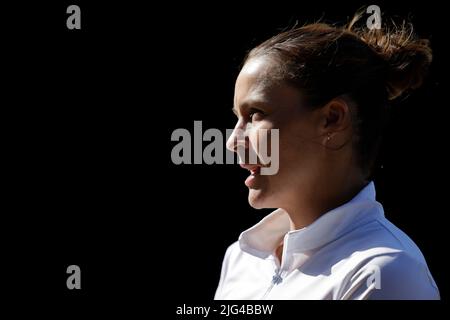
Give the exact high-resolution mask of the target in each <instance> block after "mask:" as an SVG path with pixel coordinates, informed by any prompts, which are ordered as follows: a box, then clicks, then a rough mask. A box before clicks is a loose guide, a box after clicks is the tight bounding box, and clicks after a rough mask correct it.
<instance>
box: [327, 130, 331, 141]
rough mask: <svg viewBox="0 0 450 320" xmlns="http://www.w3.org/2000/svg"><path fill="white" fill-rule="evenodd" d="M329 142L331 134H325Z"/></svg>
mask: <svg viewBox="0 0 450 320" xmlns="http://www.w3.org/2000/svg"><path fill="white" fill-rule="evenodd" d="M330 140H331V134H330V133H329V132H328V133H327V141H330Z"/></svg>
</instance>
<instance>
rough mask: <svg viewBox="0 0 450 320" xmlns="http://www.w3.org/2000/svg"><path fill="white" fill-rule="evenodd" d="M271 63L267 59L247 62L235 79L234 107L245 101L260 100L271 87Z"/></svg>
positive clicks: (255, 59)
mask: <svg viewBox="0 0 450 320" xmlns="http://www.w3.org/2000/svg"><path fill="white" fill-rule="evenodd" d="M271 70H272V66H271V62H270V60H268V59H267V58H253V59H251V60H249V61H247V62H246V63H245V65H244V67H243V68H242V70H241V72H240V73H239V76H238V78H237V79H236V86H235V96H234V99H235V101H234V102H235V105H238V104H239V103H240V102H242V101H243V100H246V99H251V100H261V99H264V96H265V94H266V93H267V91H268V89H269V88H270V86H271V81H269V79H270V71H271Z"/></svg>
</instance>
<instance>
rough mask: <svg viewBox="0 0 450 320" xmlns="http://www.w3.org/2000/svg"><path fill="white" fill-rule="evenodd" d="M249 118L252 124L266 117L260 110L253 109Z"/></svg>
mask: <svg viewBox="0 0 450 320" xmlns="http://www.w3.org/2000/svg"><path fill="white" fill-rule="evenodd" d="M248 117H249V119H250V121H251V122H253V121H259V120H262V118H263V117H264V112H263V111H261V110H259V109H254V108H252V109H250V112H249V113H248Z"/></svg>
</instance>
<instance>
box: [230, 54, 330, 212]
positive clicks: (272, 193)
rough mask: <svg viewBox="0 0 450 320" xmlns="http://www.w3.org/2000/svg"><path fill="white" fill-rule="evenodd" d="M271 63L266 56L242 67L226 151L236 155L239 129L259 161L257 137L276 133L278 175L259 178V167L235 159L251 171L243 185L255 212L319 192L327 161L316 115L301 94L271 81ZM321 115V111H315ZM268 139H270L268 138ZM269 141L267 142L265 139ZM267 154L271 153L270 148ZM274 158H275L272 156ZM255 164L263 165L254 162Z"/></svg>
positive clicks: (247, 148) (272, 63) (317, 114)
mask: <svg viewBox="0 0 450 320" xmlns="http://www.w3.org/2000/svg"><path fill="white" fill-rule="evenodd" d="M275 67H276V65H275V63H274V62H273V61H272V60H271V59H269V58H266V57H257V58H252V59H251V60H249V61H247V62H246V64H245V65H244V67H243V68H242V70H241V72H240V74H239V76H238V78H237V80H236V85H235V95H234V111H235V113H236V115H237V117H238V121H237V124H236V126H235V129H234V132H233V135H232V136H231V137H230V139H229V140H228V143H227V146H228V148H230V149H232V150H233V151H236V147H237V145H239V143H240V141H239V139H237V140H236V137H237V136H238V135H237V134H236V132H237V131H239V130H244V131H245V136H246V137H247V138H246V141H247V142H246V143H245V140H244V141H241V143H242V144H245V147H246V152H248V151H249V150H251V149H253V150H254V152H256V154H257V155H258V159H260V150H258V148H257V147H255V146H258V143H257V141H258V132H261V129H268V130H270V129H279V157H278V159H279V170H278V172H277V173H276V174H274V175H262V174H261V171H260V165H258V164H257V165H255V164H250V163H249V161H248V156H247V159H245V158H246V157H244V156H243V155H242V154H239V157H240V162H241V166H243V167H245V169H247V170H249V174H250V176H249V178H247V180H246V181H245V184H246V185H247V187H248V188H249V202H250V205H251V206H252V207H254V208H283V209H286V208H284V205H285V204H286V203H292V201H294V203H295V202H296V201H298V198H299V195H302V196H307V195H308V194H310V193H311V192H312V193H313V192H314V190H315V188H318V187H320V183H319V181H320V180H321V179H320V176H321V172H322V171H323V170H322V169H323V165H324V161H325V151H324V148H323V146H322V145H321V140H320V139H322V138H323V137H321V136H320V132H319V127H320V123H321V121H323V118H322V117H321V116H320V111H311V110H307V109H306V108H305V106H304V104H303V103H302V101H303V100H304V99H303V97H302V94H301V92H300V91H299V90H298V89H296V88H293V87H292V86H289V85H287V84H283V83H282V82H279V81H278V82H277V81H271V78H272V74H273V72H272V71H273V70H274V68H275ZM319 110H320V109H319ZM269 137H270V135H269ZM269 141H270V139H269ZM267 150H271V147H270V146H268V147H267ZM272 158H273V155H272ZM258 163H259V164H260V163H261V161H259V162H258Z"/></svg>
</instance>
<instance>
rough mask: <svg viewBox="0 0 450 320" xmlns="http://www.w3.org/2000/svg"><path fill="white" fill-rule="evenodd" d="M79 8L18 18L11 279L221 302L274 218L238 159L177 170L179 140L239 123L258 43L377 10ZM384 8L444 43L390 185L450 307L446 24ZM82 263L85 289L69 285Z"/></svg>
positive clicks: (10, 60)
mask: <svg viewBox="0 0 450 320" xmlns="http://www.w3.org/2000/svg"><path fill="white" fill-rule="evenodd" d="M73 3H76V4H79V5H80V7H81V11H82V30H79V31H76V30H75V31H69V30H67V29H66V27H65V19H66V17H67V15H66V14H65V9H66V7H67V5H69V4H72V2H71V3H69V2H64V1H59V2H57V3H56V2H55V4H50V3H36V2H33V4H21V5H18V6H14V8H13V9H11V10H5V11H4V15H5V16H8V17H13V18H12V19H11V21H9V20H8V21H7V22H6V24H7V26H6V27H5V28H3V31H4V33H5V38H6V39H7V41H8V45H7V46H6V45H5V48H7V49H8V50H5V51H6V52H7V57H6V58H5V59H4V62H5V65H6V67H7V68H8V72H7V74H6V81H5V82H4V87H3V89H4V92H5V96H6V97H7V98H5V99H4V105H5V109H4V110H5V111H6V116H5V117H4V120H5V122H6V123H5V124H6V126H5V128H7V130H5V145H7V146H8V147H10V148H11V149H8V150H11V151H8V152H5V154H4V157H5V159H7V160H9V161H8V165H7V166H5V167H4V169H5V171H6V173H7V174H8V175H9V176H10V177H11V179H10V180H9V179H8V180H7V181H8V182H7V186H6V187H7V188H6V189H7V191H6V193H5V197H6V200H7V201H9V202H11V205H9V202H8V205H7V206H6V209H5V215H6V217H7V218H8V219H10V221H11V222H9V223H8V224H6V225H5V228H6V229H7V230H6V231H9V232H10V233H5V235H6V236H5V237H6V239H5V241H6V242H5V244H7V245H6V247H7V249H9V250H10V253H11V258H10V259H9V258H8V259H5V263H4V265H6V266H7V267H9V273H7V276H6V278H7V279H8V280H11V282H12V283H13V287H14V289H15V290H17V294H19V295H24V294H30V295H34V296H37V297H47V298H48V299H49V301H53V300H52V299H59V298H61V297H64V301H65V302H66V303H68V304H69V305H70V304H72V303H73V301H76V305H80V303H92V302H94V301H95V302H96V303H97V302H98V301H101V300H102V299H106V298H108V299H109V298H111V299H119V300H120V301H124V299H128V298H132V301H134V299H149V298H150V295H151V294H153V293H154V292H156V294H157V296H158V298H159V299H158V298H157V299H158V301H161V302H167V301H173V300H175V301H177V302H180V303H183V302H184V301H209V300H210V299H212V297H213V295H214V291H215V289H216V285H217V282H218V279H219V274H220V268H221V262H222V258H223V254H224V252H225V250H226V248H227V246H228V245H230V244H231V243H232V242H234V241H235V240H237V237H238V236H239V234H240V232H241V231H243V230H245V229H246V228H248V227H250V226H251V225H253V224H254V223H256V222H257V221H259V220H260V219H261V218H262V217H263V216H264V215H265V214H267V213H268V211H257V210H254V209H252V208H250V207H249V205H248V203H247V189H246V187H245V186H244V184H243V180H244V178H245V176H246V174H245V172H243V170H241V169H239V168H238V167H237V166H233V165H211V166H208V165H183V166H176V165H174V164H172V162H171V159H170V152H171V149H172V147H173V146H174V145H175V143H173V142H171V141H170V136H171V133H172V131H173V130H174V129H176V128H186V129H188V130H189V131H191V132H193V122H194V120H201V121H203V127H204V129H207V128H218V129H221V130H225V129H226V128H232V127H233V126H234V121H235V117H234V115H233V114H232V112H231V108H232V101H233V87H234V80H235V78H236V76H237V73H238V70H239V65H240V63H241V61H242V58H243V57H244V55H245V53H246V52H247V51H248V50H249V49H251V48H252V47H253V46H254V45H256V44H258V43H259V42H261V41H262V40H264V39H266V38H267V37H269V36H271V35H274V34H275V33H277V32H279V31H281V30H283V29H285V28H287V27H292V26H293V25H294V24H295V23H296V21H298V23H299V24H303V23H305V22H313V21H315V20H317V19H319V18H323V19H324V21H326V22H345V21H347V20H348V19H349V17H351V16H352V15H353V13H354V12H355V11H356V10H357V9H358V8H360V7H361V6H363V5H365V3H364V2H361V3H352V4H349V3H347V2H346V3H345V4H341V3H339V4H327V3H324V2H322V1H316V2H308V3H306V2H301V1H290V2H285V1H276V2H271V3H267V4H263V3H259V2H255V3H253V4H252V3H246V4H245V5H243V4H242V3H230V2H221V3H214V4H213V3H210V4H196V3H186V2H184V3H183V4H176V3H164V4H162V6H160V7H158V6H157V5H151V4H147V5H145V6H144V5H142V4H137V3H135V4H132V3H130V2H126V1H122V2H116V3H111V2H106V1H104V2H96V4H95V5H94V4H93V3H92V2H87V1H79V0H78V1H73ZM369 4H371V3H369ZM376 4H378V5H379V6H380V7H381V10H382V12H383V14H384V17H409V18H410V20H411V21H412V22H413V23H414V25H415V27H416V31H417V32H418V33H419V34H420V35H422V36H425V37H429V38H431V40H432V46H433V49H434V63H433V67H432V70H431V75H430V78H429V81H428V82H427V84H426V85H425V86H424V87H423V89H421V90H420V91H418V92H415V93H413V94H411V95H410V97H409V99H407V100H405V101H403V102H401V103H398V104H396V105H395V106H394V107H395V108H394V109H393V116H392V118H393V119H392V120H393V121H392V125H391V126H390V127H389V128H388V130H387V136H386V139H385V145H384V147H383V152H382V156H381V158H380V161H379V164H380V165H379V167H378V169H377V172H376V178H375V182H376V186H377V192H378V199H379V200H380V201H381V202H382V203H383V205H384V207H385V211H386V215H387V217H388V218H389V219H390V220H391V221H393V222H394V223H395V224H396V225H398V226H399V227H400V228H401V229H403V230H404V231H405V232H406V233H407V234H408V235H410V236H411V237H412V239H413V240H414V241H415V242H416V243H417V244H418V246H419V247H420V248H421V249H422V251H423V253H424V255H425V257H426V258H427V262H428V265H429V267H430V269H431V271H432V274H433V276H434V278H435V280H436V282H437V284H438V286H439V288H440V290H441V295H442V297H443V298H447V297H448V285H447V283H448V276H447V273H446V272H447V270H446V268H445V265H446V264H445V262H444V261H445V255H446V252H447V232H446V223H445V221H446V218H447V217H446V215H447V213H448V209H447V208H446V205H447V202H448V196H447V190H448V187H447V177H448V171H447V168H448V167H447V164H448V161H447V156H446V154H445V153H446V151H447V150H446V149H447V146H448V136H449V135H448V127H449V126H448V124H447V120H448V106H447V102H446V100H445V99H444V97H445V94H446V92H447V91H448V83H447V81H446V78H445V76H446V70H447V67H448V62H447V57H446V50H445V48H444V45H445V41H446V39H447V37H446V32H447V30H446V29H445V23H446V21H447V19H446V17H445V12H444V10H443V9H442V8H440V5H439V4H437V3H436V4H431V2H429V1H427V2H426V3H421V4H414V3H410V2H407V3H402V4H395V5H394V4H386V3H381V2H377V3H376ZM366 5H367V4H366ZM5 30H6V32H5ZM381 165H382V166H383V168H382V169H381ZM70 264H78V265H79V266H80V267H81V270H82V290H81V291H78V292H74V291H69V290H67V289H66V287H65V281H66V277H67V275H66V273H65V272H66V268H67V266H68V265H70ZM30 278H31V279H30Z"/></svg>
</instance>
